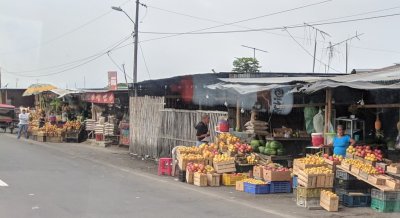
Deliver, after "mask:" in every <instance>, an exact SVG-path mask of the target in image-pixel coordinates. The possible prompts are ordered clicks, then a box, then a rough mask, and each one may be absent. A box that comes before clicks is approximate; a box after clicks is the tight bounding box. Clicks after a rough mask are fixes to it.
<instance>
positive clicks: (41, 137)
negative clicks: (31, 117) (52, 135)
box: [36, 135, 46, 142]
mask: <svg viewBox="0 0 400 218" xmlns="http://www.w3.org/2000/svg"><path fill="white" fill-rule="evenodd" d="M36 139H37V141H38V142H46V136H41V135H38V136H37V137H36Z"/></svg>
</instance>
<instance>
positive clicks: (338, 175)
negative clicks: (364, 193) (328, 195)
mask: <svg viewBox="0 0 400 218" xmlns="http://www.w3.org/2000/svg"><path fill="white" fill-rule="evenodd" d="M336 178H337V179H343V180H356V179H357V178H356V177H355V176H353V175H351V174H349V173H347V172H346V171H343V170H340V169H337V170H336Z"/></svg>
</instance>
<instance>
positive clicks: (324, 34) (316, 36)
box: [304, 23, 331, 73]
mask: <svg viewBox="0 0 400 218" xmlns="http://www.w3.org/2000/svg"><path fill="white" fill-rule="evenodd" d="M304 25H305V26H308V27H310V28H312V29H314V30H315V38H314V55H313V67H312V72H313V73H314V72H315V59H316V57H317V38H318V33H320V34H321V36H322V38H323V39H325V36H329V37H331V35H329V34H328V33H327V32H325V31H322V30H320V29H318V28H316V27H314V26H313V25H310V24H307V23H304Z"/></svg>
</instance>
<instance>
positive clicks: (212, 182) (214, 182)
mask: <svg viewBox="0 0 400 218" xmlns="http://www.w3.org/2000/svg"><path fill="white" fill-rule="evenodd" d="M207 185H208V186H220V185H221V174H218V173H212V174H211V173H207Z"/></svg>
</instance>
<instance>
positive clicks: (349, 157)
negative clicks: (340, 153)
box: [346, 153, 354, 159]
mask: <svg viewBox="0 0 400 218" xmlns="http://www.w3.org/2000/svg"><path fill="white" fill-rule="evenodd" d="M346 158H347V159H354V154H351V153H346Z"/></svg>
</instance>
